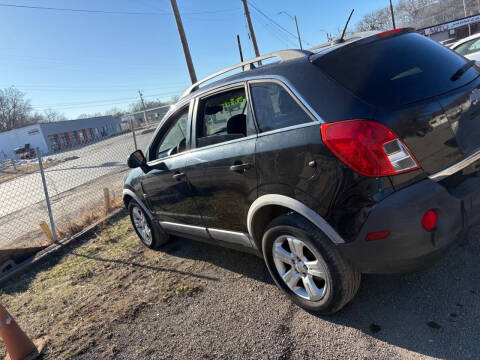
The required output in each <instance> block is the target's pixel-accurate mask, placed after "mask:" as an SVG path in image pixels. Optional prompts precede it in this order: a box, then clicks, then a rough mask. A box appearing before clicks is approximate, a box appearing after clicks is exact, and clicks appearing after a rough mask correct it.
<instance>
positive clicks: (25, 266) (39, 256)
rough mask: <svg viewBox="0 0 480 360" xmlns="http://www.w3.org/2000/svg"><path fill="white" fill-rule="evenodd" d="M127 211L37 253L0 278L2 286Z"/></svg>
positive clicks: (114, 212) (117, 212) (112, 213)
mask: <svg viewBox="0 0 480 360" xmlns="http://www.w3.org/2000/svg"><path fill="white" fill-rule="evenodd" d="M124 210H125V209H124V208H123V207H121V208H118V209H115V210H113V211H112V212H111V213H109V214H108V215H107V216H105V217H103V218H101V219H100V220H98V221H96V222H94V223H93V224H91V225H89V226H87V227H86V228H85V229H83V230H82V231H80V232H79V233H77V234H75V235H74V236H72V237H70V238H68V239H65V240H62V241H59V242H58V243H54V244H52V245H50V246H49V247H47V248H45V249H43V250H41V251H39V252H38V253H36V254H35V255H34V256H32V257H31V258H29V259H27V260H25V261H24V262H22V263H20V264H18V265H17V266H15V267H14V268H13V269H11V270H10V271H9V272H7V273H6V274H4V275H3V276H1V277H0V286H2V287H3V286H4V285H5V284H6V283H7V282H8V281H9V280H11V279H12V278H14V277H18V276H20V275H22V274H23V273H25V272H26V271H27V270H29V269H30V268H31V267H33V266H34V265H35V264H37V263H39V262H40V261H42V260H45V258H47V257H48V256H50V255H53V254H55V253H56V252H57V251H59V250H60V249H62V248H63V247H64V246H66V245H68V244H70V243H73V242H74V241H77V240H79V239H81V238H83V237H86V236H90V235H91V233H92V231H93V230H95V229H96V228H97V227H98V225H100V224H101V223H103V222H105V221H107V220H109V219H111V218H113V217H114V216H116V215H118V214H120V213H121V212H122V211H124Z"/></svg>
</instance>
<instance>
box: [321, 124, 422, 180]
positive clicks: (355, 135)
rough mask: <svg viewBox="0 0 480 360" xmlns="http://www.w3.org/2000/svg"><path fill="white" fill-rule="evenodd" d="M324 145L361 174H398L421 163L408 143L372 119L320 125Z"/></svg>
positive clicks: (416, 167) (372, 175)
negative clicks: (411, 151)
mask: <svg viewBox="0 0 480 360" xmlns="http://www.w3.org/2000/svg"><path fill="white" fill-rule="evenodd" d="M322 139H323V142H324V143H325V145H327V147H328V148H329V149H330V150H331V151H332V152H333V153H334V154H335V155H336V156H337V157H338V158H339V159H340V160H341V161H343V162H344V163H345V164H346V165H347V166H349V167H350V168H352V169H353V170H354V171H356V172H357V173H359V174H361V175H365V176H371V177H379V176H389V175H397V174H401V173H404V172H407V171H411V170H415V169H418V168H419V167H420V166H419V165H418V163H417V160H415V158H414V156H413V155H412V154H411V153H410V151H409V150H408V149H407V146H406V145H405V144H404V143H403V142H402V141H401V140H400V139H399V138H398V136H397V135H395V134H394V133H393V131H392V130H390V129H389V128H388V127H386V126H385V125H383V124H381V123H379V122H376V121H372V120H362V119H354V120H345V121H338V122H334V123H327V124H323V125H322Z"/></svg>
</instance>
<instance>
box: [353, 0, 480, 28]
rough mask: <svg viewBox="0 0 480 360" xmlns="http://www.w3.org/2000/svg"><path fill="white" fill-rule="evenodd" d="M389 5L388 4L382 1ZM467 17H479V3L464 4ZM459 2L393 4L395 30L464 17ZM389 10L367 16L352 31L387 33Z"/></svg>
mask: <svg viewBox="0 0 480 360" xmlns="http://www.w3.org/2000/svg"><path fill="white" fill-rule="evenodd" d="M385 2H386V3H387V4H388V1H385ZM465 9H466V13H467V16H470V15H474V14H478V13H480V0H465ZM465 9H464V7H463V1H461V0H399V1H397V2H395V4H394V13H395V21H396V25H397V27H414V28H417V29H421V28H425V27H429V26H433V25H436V24H441V23H445V22H449V21H453V20H456V19H460V18H463V17H465ZM390 29H392V17H391V13H390V7H389V6H385V7H383V8H380V9H378V10H375V11H373V12H371V13H368V14H366V15H365V16H364V17H363V18H362V19H361V20H360V21H359V22H358V23H357V24H356V27H355V30H356V31H371V30H390Z"/></svg>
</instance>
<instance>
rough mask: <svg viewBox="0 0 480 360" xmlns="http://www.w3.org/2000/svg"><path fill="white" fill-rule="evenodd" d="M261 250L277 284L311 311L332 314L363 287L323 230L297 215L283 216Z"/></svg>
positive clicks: (271, 227) (271, 228)
mask: <svg viewBox="0 0 480 360" xmlns="http://www.w3.org/2000/svg"><path fill="white" fill-rule="evenodd" d="M291 248H293V249H294V250H293V251H292V250H291ZM262 249H263V255H264V259H265V263H266V265H267V268H268V271H269V272H270V275H271V276H272V277H273V279H274V281H275V283H276V284H277V285H278V287H280V288H281V289H282V290H283V291H284V292H285V293H286V294H287V295H288V296H289V297H290V298H291V299H292V301H293V302H294V303H295V304H297V305H298V306H300V307H301V308H303V309H305V310H307V311H309V312H312V313H316V314H321V315H329V314H333V313H335V312H337V311H339V310H340V309H341V308H343V307H344V306H345V305H346V304H347V303H348V302H349V301H350V300H352V299H353V298H354V296H355V294H356V293H357V291H358V288H359V287H360V280H361V274H360V273H359V272H358V271H356V270H355V269H354V268H353V267H352V266H351V265H350V264H349V263H348V262H347V260H346V259H344V258H343V257H342V255H341V254H340V253H339V252H338V250H337V249H336V248H335V246H334V245H333V244H332V243H331V241H330V239H328V238H327V237H326V235H325V234H324V233H323V232H322V231H321V230H320V229H318V228H317V227H316V226H315V225H313V224H312V223H311V222H309V221H308V220H306V219H305V218H304V217H302V216H300V215H298V214H296V213H289V214H285V215H281V216H279V217H278V218H276V219H274V220H273V221H272V222H271V223H270V224H269V225H268V227H267V229H266V231H265V233H264V235H263V239H262ZM274 250H275V256H274ZM283 250H285V251H283ZM288 254H289V255H288ZM297 254H298V255H297ZM284 261H285V262H284ZM287 283H288V284H289V285H288V284H287Z"/></svg>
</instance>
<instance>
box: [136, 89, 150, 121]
mask: <svg viewBox="0 0 480 360" xmlns="http://www.w3.org/2000/svg"><path fill="white" fill-rule="evenodd" d="M138 95H140V101H141V102H142V109H143V120H144V121H145V124H148V119H147V112H146V111H145V102H144V101H143V94H142V92H141V91H140V90H138Z"/></svg>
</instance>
